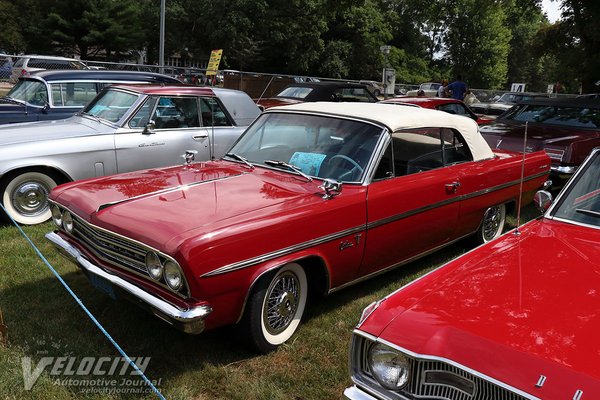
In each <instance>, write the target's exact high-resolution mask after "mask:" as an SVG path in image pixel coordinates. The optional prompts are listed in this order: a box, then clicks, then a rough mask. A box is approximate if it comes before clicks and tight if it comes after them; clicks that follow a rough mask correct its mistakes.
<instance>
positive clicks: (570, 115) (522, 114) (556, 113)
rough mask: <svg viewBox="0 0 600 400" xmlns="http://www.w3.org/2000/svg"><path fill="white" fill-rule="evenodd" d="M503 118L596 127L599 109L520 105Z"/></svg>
mask: <svg viewBox="0 0 600 400" xmlns="http://www.w3.org/2000/svg"><path fill="white" fill-rule="evenodd" d="M504 119H511V120H515V121H522V122H525V121H529V122H538V123H543V124H552V125H565V126H573V127H578V128H598V127H599V126H600V109H598V108H589V107H566V106H554V105H521V106H518V107H516V108H513V109H512V110H511V111H509V113H507V114H506V115H505V116H504Z"/></svg>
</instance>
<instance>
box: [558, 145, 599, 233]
mask: <svg viewBox="0 0 600 400" xmlns="http://www.w3.org/2000/svg"><path fill="white" fill-rule="evenodd" d="M584 168H585V169H584V170H583V171H581V172H580V173H578V175H577V176H576V178H574V179H575V180H574V181H573V182H571V186H570V187H569V190H568V192H567V193H564V194H563V195H562V197H561V199H560V202H559V203H558V204H557V205H556V208H555V209H554V211H553V212H552V214H553V215H554V216H555V217H558V218H564V219H568V220H571V221H575V222H578V223H583V224H587V225H594V226H600V152H597V153H596V155H595V156H594V157H593V159H592V160H591V161H590V162H589V163H588V164H586V166H585V167H584Z"/></svg>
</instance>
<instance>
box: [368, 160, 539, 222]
mask: <svg viewBox="0 0 600 400" xmlns="http://www.w3.org/2000/svg"><path fill="white" fill-rule="evenodd" d="M547 174H548V173H547V172H545V171H544V172H538V173H537V174H533V175H530V176H528V177H526V178H525V179H524V181H530V180H533V179H536V178H539V177H540V176H544V175H547ZM520 182H521V181H520V180H519V179H517V180H514V181H511V182H507V183H503V184H501V185H496V186H493V187H491V188H487V189H483V190H478V191H476V192H473V193H469V194H464V195H460V196H456V197H452V198H449V199H447V200H443V201H440V202H437V203H434V204H429V205H427V206H425V207H420V208H415V209H413V210H410V211H406V212H404V213H401V214H396V215H392V216H390V217H387V218H383V219H380V220H379V221H373V222H369V223H368V224H367V229H372V228H377V227H379V226H382V225H386V224H389V223H392V222H396V221H399V220H401V219H404V218H408V217H412V216H413V215H416V214H420V213H422V212H425V211H429V210H432V209H434V208H438V207H443V206H447V205H449V204H453V203H456V202H457V201H464V200H469V199H472V198H474V197H478V196H483V195H485V194H488V193H491V192H495V191H498V190H502V189H506V188H507V187H510V186H513V185H517V184H519V183H520Z"/></svg>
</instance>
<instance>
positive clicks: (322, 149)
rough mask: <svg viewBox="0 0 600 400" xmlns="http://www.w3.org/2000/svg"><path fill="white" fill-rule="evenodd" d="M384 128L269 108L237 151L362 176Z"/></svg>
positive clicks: (312, 171)
mask: <svg viewBox="0 0 600 400" xmlns="http://www.w3.org/2000/svg"><path fill="white" fill-rule="evenodd" d="M382 132H383V130H382V128H381V127H378V126H375V125H371V124H367V123H363V122H358V121H350V120H344V119H338V118H328V117H321V116H307V115H294V114H286V113H267V114H263V115H262V116H261V117H260V119H259V120H258V121H257V122H256V123H254V124H253V125H252V126H251V127H250V128H249V129H248V131H246V133H244V135H243V136H242V137H241V138H240V140H239V141H238V142H237V143H236V144H235V146H234V147H233V148H232V149H231V153H235V154H238V155H240V156H242V157H245V158H246V159H248V160H249V161H250V162H253V163H257V164H263V165H267V164H265V160H276V161H283V162H286V163H290V164H293V165H295V166H296V167H298V168H299V169H300V170H302V172H304V173H306V174H309V175H311V176H315V177H319V178H331V179H335V180H338V181H344V182H359V181H361V180H362V178H363V176H364V173H365V171H366V169H367V166H368V165H369V161H370V160H371V157H372V155H373V151H374V149H375V147H376V145H377V143H378V141H379V138H380V137H381V134H382ZM283 169H284V170H285V168H283Z"/></svg>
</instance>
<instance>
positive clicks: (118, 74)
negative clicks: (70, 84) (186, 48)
mask: <svg viewBox="0 0 600 400" xmlns="http://www.w3.org/2000/svg"><path fill="white" fill-rule="evenodd" d="M31 76H33V77H39V78H41V79H44V80H45V81H68V80H94V81H102V80H144V81H148V82H150V81H155V82H172V83H179V80H177V79H175V78H172V77H170V76H167V75H163V74H158V73H155V72H144V71H111V70H94V69H75V70H43V71H37V72H33V73H32V74H31Z"/></svg>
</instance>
